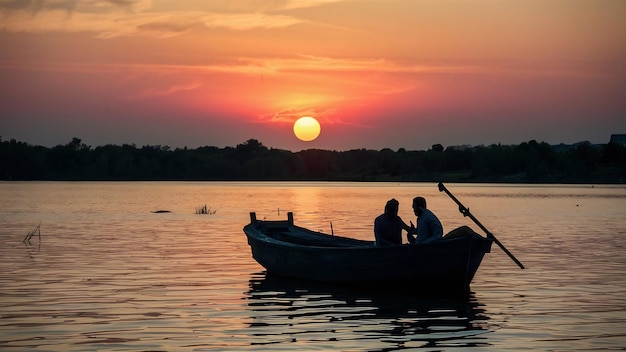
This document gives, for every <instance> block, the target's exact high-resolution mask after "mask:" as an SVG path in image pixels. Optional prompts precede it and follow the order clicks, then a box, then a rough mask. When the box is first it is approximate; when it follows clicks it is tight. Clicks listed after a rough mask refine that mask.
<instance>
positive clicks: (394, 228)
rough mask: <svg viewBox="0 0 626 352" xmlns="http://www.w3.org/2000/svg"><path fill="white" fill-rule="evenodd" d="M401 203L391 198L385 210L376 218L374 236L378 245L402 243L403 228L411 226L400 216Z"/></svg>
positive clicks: (409, 229) (407, 228) (407, 229)
mask: <svg viewBox="0 0 626 352" xmlns="http://www.w3.org/2000/svg"><path fill="white" fill-rule="evenodd" d="M399 205H400V203H399V202H398V201H397V200H395V199H390V200H389V201H388V202H387V204H385V212H384V213H383V214H381V215H379V216H377V217H376V219H374V238H375V239H376V245H377V246H391V245H398V244H402V230H406V231H407V232H408V231H411V228H410V227H409V226H408V225H407V224H406V223H405V222H404V221H402V219H401V218H400V217H399V216H398V207H399Z"/></svg>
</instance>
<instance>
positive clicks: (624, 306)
mask: <svg viewBox="0 0 626 352" xmlns="http://www.w3.org/2000/svg"><path fill="white" fill-rule="evenodd" d="M446 186H447V188H448V189H449V190H450V191H451V192H452V193H453V194H454V195H455V196H456V197H457V198H458V199H459V200H460V201H461V202H462V203H463V204H464V205H465V206H466V207H468V208H469V209H470V210H471V212H472V214H473V215H474V216H475V217H476V218H477V219H478V220H479V221H480V222H481V223H482V224H483V225H485V227H486V228H488V229H489V230H490V231H491V232H492V233H493V234H494V235H495V236H496V237H497V238H498V239H499V240H500V242H502V244H504V245H505V246H506V247H507V248H508V249H509V250H510V251H511V253H513V255H515V257H516V258H517V259H519V260H520V261H521V262H522V263H523V264H524V265H525V266H526V269H525V270H521V269H520V268H519V267H518V266H517V265H516V264H515V263H514V262H513V261H512V260H511V259H510V258H509V257H508V256H507V255H506V254H505V253H504V252H503V251H502V250H501V249H500V248H499V247H498V246H496V245H495V244H494V245H493V247H492V251H491V253H488V254H487V255H486V256H485V258H484V260H483V262H482V265H481V267H480V268H479V270H478V272H477V274H476V276H475V278H474V280H473V281H472V285H471V290H472V292H471V293H470V294H468V295H467V296H463V297H456V298H446V297H436V296H431V297H415V296H412V295H410V294H406V293H402V292H395V293H394V292H384V291H377V292H367V291H364V290H350V289H347V288H340V287H335V286H327V285H321V284H315V283H309V282H301V281H293V280H285V279H279V278H274V277H266V275H265V273H264V271H263V268H262V267H261V266H259V265H258V264H257V263H256V262H255V261H254V260H253V259H252V256H251V253H250V248H249V246H248V244H247V242H246V238H245V235H244V234H243V232H242V228H243V226H244V225H245V224H247V223H248V222H249V221H250V216H249V213H250V212H251V211H254V212H256V214H257V218H259V219H286V217H287V212H293V213H294V220H295V223H296V224H298V225H301V226H304V227H308V228H311V229H313V230H319V231H322V232H325V233H331V223H332V229H333V230H332V231H333V232H334V234H336V235H342V236H348V237H355V238H361V239H373V220H374V218H375V217H376V216H377V215H379V214H380V213H382V211H383V208H384V205H385V203H386V201H387V200H388V199H390V198H392V197H393V198H396V199H398V200H399V201H400V212H399V214H400V216H401V217H402V218H403V219H404V220H405V221H406V222H408V221H413V222H415V217H414V215H413V214H412V209H411V199H412V198H413V197H415V196H417V195H422V196H425V197H426V199H427V201H428V207H429V208H430V209H431V210H433V211H434V212H435V213H436V214H437V215H438V216H439V218H440V220H441V221H442V223H443V226H444V231H446V230H452V229H453V228H455V227H457V226H460V225H468V226H470V227H472V228H473V229H475V230H476V231H477V232H479V233H482V232H481V230H480V229H479V228H478V227H477V226H475V224H473V222H472V221H471V219H469V218H467V217H463V216H462V215H461V214H460V213H459V211H458V207H457V205H456V204H455V203H454V202H453V201H452V200H451V199H450V198H449V197H448V196H447V195H446V194H445V193H441V192H439V191H438V189H437V185H436V184H431V183H328V182H286V183H285V182H0V205H1V206H0V224H1V227H0V349H5V350H11V351H293V350H306V351H311V350H337V351H394V350H426V351H448V350H450V351H452V350H454V351H459V350H463V351H465V350H470V351H471V350H497V351H508V350H510V351H519V350H523V349H526V350H540V351H573V350H577V351H578V350H588V351H593V350H623V349H625V348H626V329H625V327H626V250H625V248H624V246H625V244H626V186H624V185H594V186H592V185H499V184H447V185H446ZM204 205H206V206H207V210H210V211H209V213H210V214H197V210H198V209H200V208H202V207H203V206H204ZM159 210H165V211H168V212H165V213H155V211H159ZM38 225H39V226H40V236H39V233H37V234H35V235H34V236H33V237H32V238H31V240H30V243H28V242H26V243H23V242H22V241H23V239H24V238H25V236H26V235H27V234H28V233H29V232H31V231H32V230H33V229H35V228H36V227H37V226H38ZM405 269H406V268H398V270H405Z"/></svg>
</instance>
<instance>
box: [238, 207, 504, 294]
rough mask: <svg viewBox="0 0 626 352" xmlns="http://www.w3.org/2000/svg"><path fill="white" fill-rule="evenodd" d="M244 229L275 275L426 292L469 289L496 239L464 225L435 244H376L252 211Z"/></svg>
mask: <svg viewBox="0 0 626 352" xmlns="http://www.w3.org/2000/svg"><path fill="white" fill-rule="evenodd" d="M243 231H244V233H245V234H246V236H247V238H248V244H249V245H250V248H251V250H252V257H253V258H254V259H255V260H256V261H257V262H258V263H259V264H260V265H261V266H263V267H264V268H265V269H266V270H267V273H268V274H270V275H280V276H285V277H291V278H296V279H305V280H314V281H320V282H331V283H338V284H349V285H365V286H370V287H372V286H374V287H392V286H393V287H395V286H398V285H399V286H403V287H406V288H414V289H417V290H419V291H424V292H427V291H441V292H468V291H469V286H470V282H471V281H472V278H473V277H474V274H475V273H476V271H477V270H478V267H479V266H480V263H481V261H482V259H483V256H484V255H485V253H488V252H490V250H491V244H492V242H493V240H492V239H490V238H485V237H483V236H480V235H479V234H477V233H476V232H474V231H473V230H471V229H470V228H469V227H467V226H463V227H461V228H458V229H455V230H453V231H451V232H450V233H448V234H447V235H446V236H444V238H443V239H441V240H439V241H436V242H432V243H426V244H403V245H396V246H384V247H383V246H376V245H375V244H374V242H373V241H366V240H359V239H354V238H348V237H341V236H333V235H328V234H324V233H321V232H315V231H311V230H308V229H306V228H303V227H299V226H296V225H294V222H293V214H292V213H288V219H287V220H286V221H285V220H272V221H266V220H257V219H256V214H255V213H250V224H248V225H246V226H245V227H244V228H243ZM372 237H373V235H372Z"/></svg>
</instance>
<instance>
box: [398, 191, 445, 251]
mask: <svg viewBox="0 0 626 352" xmlns="http://www.w3.org/2000/svg"><path fill="white" fill-rule="evenodd" d="M413 212H414V213H415V215H416V216H417V229H413V230H412V231H409V232H408V234H407V238H408V240H409V242H410V243H428V242H432V241H436V240H439V239H441V238H442V237H443V226H441V222H440V221H439V219H438V218H437V216H436V215H435V214H434V213H433V212H432V211H430V210H429V209H427V208H426V199H425V198H424V197H415V198H413ZM411 225H413V224H411ZM414 234H416V235H417V236H416V237H413V235H414Z"/></svg>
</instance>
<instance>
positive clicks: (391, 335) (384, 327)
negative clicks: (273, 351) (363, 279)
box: [246, 273, 490, 351]
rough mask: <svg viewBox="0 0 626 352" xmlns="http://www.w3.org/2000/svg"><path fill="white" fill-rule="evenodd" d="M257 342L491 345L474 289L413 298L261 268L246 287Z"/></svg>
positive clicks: (370, 347) (370, 346)
mask: <svg viewBox="0 0 626 352" xmlns="http://www.w3.org/2000/svg"><path fill="white" fill-rule="evenodd" d="M246 299H247V300H248V306H249V308H250V313H251V318H252V320H251V323H250V327H249V328H250V330H251V331H249V334H250V335H249V336H254V339H253V341H252V342H251V344H252V345H253V346H256V347H262V346H265V347H269V346H274V348H276V347H278V346H277V345H280V347H278V348H279V349H285V348H289V349H293V348H298V349H309V350H311V349H317V348H332V349H341V350H348V349H349V350H367V351H393V350H400V349H405V348H420V347H421V348H444V347H476V346H489V345H490V344H489V342H488V339H487V337H486V335H484V334H485V333H487V332H489V331H490V326H489V317H488V316H487V315H486V314H485V308H484V307H483V305H481V304H480V303H479V302H478V301H477V299H476V297H475V296H474V294H473V293H469V294H466V295H464V296H461V297H458V296H456V297H432V296H431V297H416V296H415V295H412V294H408V293H407V294H404V293H391V292H386V290H384V289H383V288H381V289H377V290H363V289H359V288H350V287H343V286H333V285H326V284H321V283H314V282H308V281H299V280H291V279H285V278H281V277H277V276H272V275H266V274H265V273H258V274H257V275H256V276H255V278H253V279H252V280H250V290H249V291H248V292H247V297H246Z"/></svg>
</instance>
